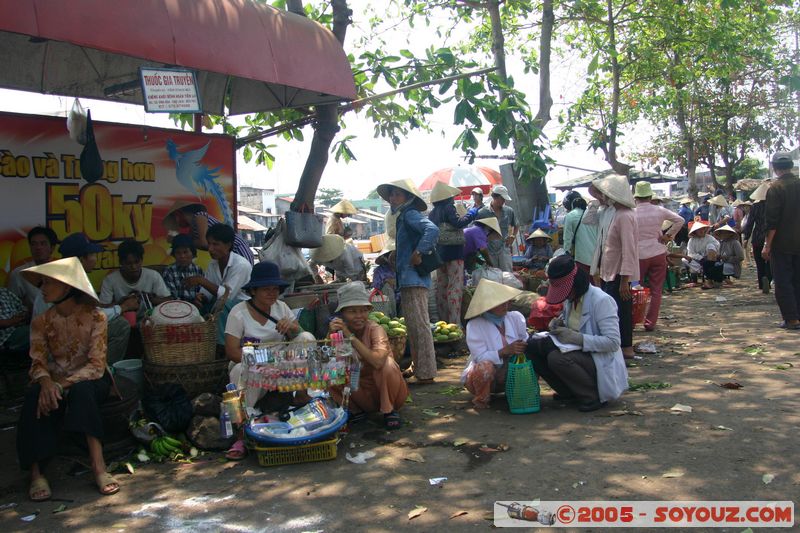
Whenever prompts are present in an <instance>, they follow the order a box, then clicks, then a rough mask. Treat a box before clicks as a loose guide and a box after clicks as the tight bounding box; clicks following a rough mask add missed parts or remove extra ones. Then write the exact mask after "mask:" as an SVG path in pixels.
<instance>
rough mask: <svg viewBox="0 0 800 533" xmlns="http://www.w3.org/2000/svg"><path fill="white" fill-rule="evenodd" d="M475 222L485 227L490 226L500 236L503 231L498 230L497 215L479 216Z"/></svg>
mask: <svg viewBox="0 0 800 533" xmlns="http://www.w3.org/2000/svg"><path fill="white" fill-rule="evenodd" d="M475 223H476V224H483V225H484V226H486V227H487V228H490V229H491V230H492V231H494V232H495V233H497V234H498V235H500V236H502V235H503V233H502V232H501V231H500V223H499V222H498V221H497V217H494V216H491V217H486V218H479V219H478V220H476V221H475Z"/></svg>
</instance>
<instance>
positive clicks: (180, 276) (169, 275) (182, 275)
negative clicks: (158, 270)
mask: <svg viewBox="0 0 800 533" xmlns="http://www.w3.org/2000/svg"><path fill="white" fill-rule="evenodd" d="M172 257H174V258H175V263H173V264H171V265H170V266H168V267H167V268H165V269H164V273H163V274H162V276H163V277H164V283H166V284H167V288H168V289H169V292H170V293H172V296H173V297H174V298H175V299H176V300H183V301H186V302H194V300H195V298H196V297H197V293H198V291H199V290H200V287H199V286H197V285H195V286H193V287H187V286H186V285H184V283H183V282H184V280H185V279H186V278H190V277H192V276H201V277H202V276H203V269H202V268H200V267H199V266H197V265H195V264H194V258H195V257H197V248H195V247H194V243H192V238H191V237H189V236H188V235H176V236H175V238H174V239H172Z"/></svg>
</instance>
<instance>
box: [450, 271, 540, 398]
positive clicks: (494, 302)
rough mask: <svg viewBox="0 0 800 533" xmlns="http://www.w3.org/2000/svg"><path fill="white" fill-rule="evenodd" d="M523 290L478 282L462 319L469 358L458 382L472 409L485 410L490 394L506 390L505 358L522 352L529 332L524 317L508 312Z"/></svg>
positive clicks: (488, 282)
mask: <svg viewBox="0 0 800 533" xmlns="http://www.w3.org/2000/svg"><path fill="white" fill-rule="evenodd" d="M521 293H522V291H520V290H517V289H515V288H513V287H509V286H507V285H503V284H500V283H496V282H494V281H489V280H488V279H485V278H484V279H481V281H480V283H478V288H477V289H476V290H475V294H474V296H473V297H472V300H471V301H470V303H469V308H468V309H467V313H466V315H465V316H464V318H465V319H466V320H469V322H467V347H468V348H469V352H470V356H469V361H467V367H466V368H465V369H464V371H463V372H462V373H461V383H463V384H464V386H465V387H466V388H467V390H468V391H469V392H471V393H472V394H473V396H474V397H473V398H472V405H473V406H474V407H475V409H487V408H488V407H489V400H490V398H491V393H493V392H501V391H503V390H505V381H506V373H507V371H508V358H509V357H511V356H512V355H519V354H522V353H525V347H526V346H527V339H528V332H527V330H526V328H525V317H523V316H522V313H520V312H518V311H509V303H510V302H511V300H513V299H514V298H516V297H517V296H518V295H520V294H521Z"/></svg>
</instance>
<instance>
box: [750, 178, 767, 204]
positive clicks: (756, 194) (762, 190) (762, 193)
mask: <svg viewBox="0 0 800 533" xmlns="http://www.w3.org/2000/svg"><path fill="white" fill-rule="evenodd" d="M767 189H769V182H768V181H765V182H764V183H762V184H761V185H759V186H758V188H757V189H756V190H754V191H753V193H752V194H751V195H750V199H751V200H753V202H763V201H764V200H766V199H767Z"/></svg>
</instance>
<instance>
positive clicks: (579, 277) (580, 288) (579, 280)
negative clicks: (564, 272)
mask: <svg viewBox="0 0 800 533" xmlns="http://www.w3.org/2000/svg"><path fill="white" fill-rule="evenodd" d="M591 284H592V278H591V277H590V276H589V274H587V273H586V271H585V270H581V269H580V268H579V269H578V271H577V272H575V281H573V282H572V290H573V291H574V292H575V299H576V300H577V299H578V298H580V297H581V296H583V295H584V294H586V293H587V292H588V291H589V285H591Z"/></svg>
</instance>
